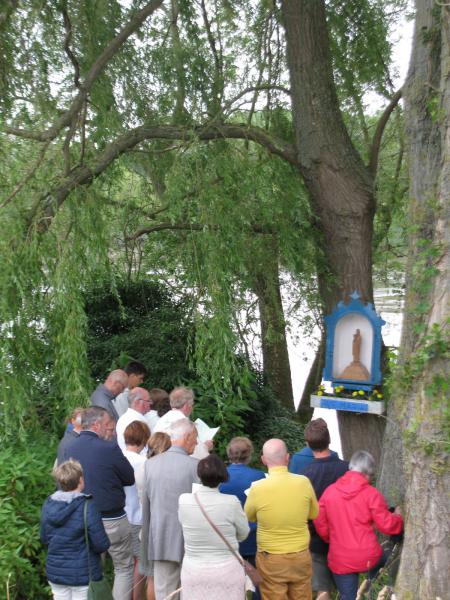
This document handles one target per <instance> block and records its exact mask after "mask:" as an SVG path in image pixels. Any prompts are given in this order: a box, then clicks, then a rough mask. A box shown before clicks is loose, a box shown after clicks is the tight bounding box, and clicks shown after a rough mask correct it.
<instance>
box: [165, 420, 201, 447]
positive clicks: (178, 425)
mask: <svg viewBox="0 0 450 600" xmlns="http://www.w3.org/2000/svg"><path fill="white" fill-rule="evenodd" d="M194 429H195V425H194V423H193V422H192V421H191V420H190V419H178V421H174V422H173V423H172V424H171V425H170V427H169V431H168V432H167V433H168V434H169V436H170V439H171V441H172V442H174V441H176V440H181V439H182V438H184V437H185V436H186V435H189V434H190V433H192V431H194Z"/></svg>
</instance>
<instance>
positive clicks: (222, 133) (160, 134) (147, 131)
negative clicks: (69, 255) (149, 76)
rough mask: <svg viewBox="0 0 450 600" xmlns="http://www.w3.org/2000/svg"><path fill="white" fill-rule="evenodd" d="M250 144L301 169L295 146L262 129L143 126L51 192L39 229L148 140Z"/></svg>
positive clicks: (73, 170)
mask: <svg viewBox="0 0 450 600" xmlns="http://www.w3.org/2000/svg"><path fill="white" fill-rule="evenodd" d="M223 138H228V139H242V140H250V141H253V142H255V143H257V144H260V145H261V146H264V147H265V148H266V149H267V150H268V151H269V152H270V153H271V154H274V155H276V156H279V157H281V158H282V159H284V160H286V161H287V162H289V163H290V164H291V165H293V166H295V167H296V168H299V167H300V166H299V163H298V161H297V153H296V150H295V147H294V146H293V145H292V144H289V143H287V142H285V141H284V140H280V139H279V138H275V137H274V136H272V135H269V134H268V133H267V132H266V131H265V130H264V129H261V128H259V127H246V126H245V125H221V126H220V127H218V126H214V127H213V126H209V127H208V126H206V127H197V128H193V129H186V128H183V127H178V126H173V125H159V126H158V125H142V126H141V127H136V128H135V129H131V130H130V131H128V132H127V133H125V134H123V135H121V136H119V137H118V138H117V139H116V140H115V141H114V142H111V143H110V144H108V145H107V146H106V147H105V149H104V150H103V151H102V152H99V154H98V155H97V157H96V158H95V159H94V160H93V161H92V163H91V164H90V166H88V165H86V164H85V165H80V166H79V167H76V168H74V169H72V171H71V172H70V174H69V175H68V176H67V177H65V178H64V179H63V180H62V182H61V183H60V185H59V186H57V187H56V188H54V189H53V190H51V191H50V192H49V193H48V194H46V196H45V197H44V198H43V199H42V200H43V201H44V208H43V211H42V212H41V221H40V225H39V229H40V230H41V231H45V230H46V229H48V227H49V226H50V224H51V221H52V219H53V217H54V215H55V214H56V211H57V210H58V208H59V207H60V206H61V205H62V204H63V202H64V201H65V199H66V198H67V196H68V195H69V194H70V192H71V191H72V190H73V189H75V188H76V187H78V186H80V185H86V184H89V183H90V182H91V181H92V180H93V179H94V178H95V177H98V176H99V175H101V174H102V173H103V172H104V171H105V170H106V169H107V167H108V166H109V165H110V164H111V163H112V162H113V161H115V160H116V159H117V158H119V156H121V155H122V154H124V153H125V152H128V151H129V150H131V149H133V148H134V147H135V146H136V145H137V144H139V143H140V142H143V141H144V140H152V139H153V140H155V139H164V140H181V141H183V142H185V143H188V142H193V141H209V140H217V139H223Z"/></svg>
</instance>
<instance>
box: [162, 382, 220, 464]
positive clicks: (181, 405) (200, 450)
mask: <svg viewBox="0 0 450 600" xmlns="http://www.w3.org/2000/svg"><path fill="white" fill-rule="evenodd" d="M169 400H170V408H171V410H169V411H168V412H166V414H165V415H163V416H162V417H161V418H160V419H159V421H158V422H157V423H156V425H155V428H154V429H153V430H152V433H156V432H157V431H162V432H164V433H169V430H170V427H171V425H172V423H175V422H176V421H178V420H179V419H183V418H186V417H187V418H189V417H190V415H191V413H192V410H193V408H194V392H193V391H192V390H191V389H190V388H187V387H176V388H174V389H173V390H172V391H171V392H170V394H169ZM212 447H213V442H212V440H208V441H206V442H199V443H198V444H197V446H196V447H195V449H194V453H193V454H194V457H195V458H198V459H201V458H205V457H206V456H208V454H209V451H210V450H211V449H212Z"/></svg>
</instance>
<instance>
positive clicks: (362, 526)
mask: <svg viewBox="0 0 450 600" xmlns="http://www.w3.org/2000/svg"><path fill="white" fill-rule="evenodd" d="M374 472H375V461H374V459H373V457H372V455H371V454H369V453H368V452H365V451H364V450H360V451H358V452H355V454H354V455H353V456H352V458H351V460H350V464H349V471H347V473H345V475H343V476H342V477H340V478H339V479H338V480H337V481H336V483H333V484H332V485H330V486H329V487H328V488H327V489H326V490H325V492H324V493H323V494H322V497H321V498H320V501H319V516H318V517H317V519H315V521H314V525H315V527H316V531H317V533H318V534H319V535H320V537H321V538H322V539H323V540H324V541H325V542H327V543H329V544H330V549H329V552H328V566H329V567H330V570H331V571H332V573H333V576H334V579H335V582H336V587H337V589H338V591H339V594H340V598H341V600H355V598H356V594H357V592H358V576H359V573H365V572H369V578H373V577H374V576H375V575H376V573H377V572H378V570H379V569H380V568H381V567H382V566H383V564H384V562H385V561H384V559H383V551H382V548H381V546H380V544H379V543H378V541H377V538H376V535H375V531H374V527H376V528H377V529H378V530H379V531H381V533H385V534H387V535H393V534H398V533H400V532H401V531H402V529H403V519H402V517H401V516H400V514H399V510H398V509H396V512H395V513H390V512H389V509H388V507H387V504H386V501H385V500H384V498H383V496H382V495H381V494H380V492H379V491H378V490H377V489H376V488H374V487H373V486H372V485H370V483H369V481H370V478H371V477H372V475H373V474H374Z"/></svg>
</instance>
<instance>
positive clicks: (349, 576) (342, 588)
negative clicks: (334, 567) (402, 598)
mask: <svg viewBox="0 0 450 600" xmlns="http://www.w3.org/2000/svg"><path fill="white" fill-rule="evenodd" d="M386 560H387V555H386V554H384V553H383V555H382V556H381V558H380V562H379V563H378V564H377V565H376V566H375V567H374V568H373V569H371V570H370V571H369V572H368V578H369V579H375V577H376V576H377V573H378V571H379V570H380V569H381V568H382V567H384V565H385V564H386ZM333 577H334V582H335V583H336V587H337V589H338V592H339V598H340V600H355V599H356V594H357V593H358V583H359V573H345V575H336V573H333Z"/></svg>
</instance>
